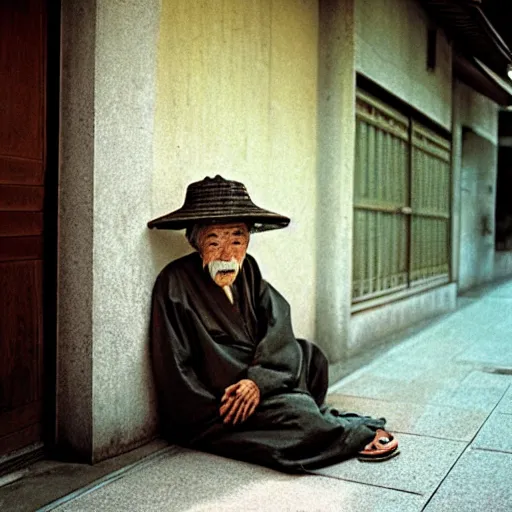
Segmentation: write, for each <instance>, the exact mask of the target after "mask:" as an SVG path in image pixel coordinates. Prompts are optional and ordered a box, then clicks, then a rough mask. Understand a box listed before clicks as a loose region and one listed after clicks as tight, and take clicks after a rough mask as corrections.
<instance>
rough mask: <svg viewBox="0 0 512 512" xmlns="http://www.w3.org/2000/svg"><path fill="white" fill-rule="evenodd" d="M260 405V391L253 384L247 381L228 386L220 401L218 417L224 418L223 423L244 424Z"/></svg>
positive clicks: (243, 380)
mask: <svg viewBox="0 0 512 512" xmlns="http://www.w3.org/2000/svg"><path fill="white" fill-rule="evenodd" d="M259 403H260V389H259V388H258V386H257V385H256V383H255V382H253V381H252V380H249V379H242V380H241V381H239V382H237V383H236V384H233V385H231V386H228V387H227V388H226V389H225V393H224V396H223V397H222V399H221V404H222V405H221V407H220V411H219V412H220V415H221V416H224V415H225V417H224V423H232V424H233V425H236V424H237V423H238V422H240V423H242V422H244V421H245V420H246V419H247V418H248V417H249V416H250V415H251V414H252V413H253V412H254V411H255V410H256V407H258V404H259Z"/></svg>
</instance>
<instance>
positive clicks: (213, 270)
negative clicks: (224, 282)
mask: <svg viewBox="0 0 512 512" xmlns="http://www.w3.org/2000/svg"><path fill="white" fill-rule="evenodd" d="M226 270H232V271H233V272H235V273H236V272H238V271H239V270H240V264H239V263H238V261H236V260H235V258H232V259H231V261H222V260H214V261H210V263H208V271H209V272H210V275H211V276H212V278H213V279H215V276H216V275H217V273H218V272H222V271H226Z"/></svg>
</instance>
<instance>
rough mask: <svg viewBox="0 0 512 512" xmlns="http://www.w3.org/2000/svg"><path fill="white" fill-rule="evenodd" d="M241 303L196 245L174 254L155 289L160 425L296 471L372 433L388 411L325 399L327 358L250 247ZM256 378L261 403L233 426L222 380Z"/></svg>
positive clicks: (170, 434)
mask: <svg viewBox="0 0 512 512" xmlns="http://www.w3.org/2000/svg"><path fill="white" fill-rule="evenodd" d="M232 289H233V296H234V304H231V302H230V301H229V299H228V298H227V296H226V294H225V293H224V291H223V290H222V288H221V287H219V286H218V285H217V284H215V282H214V281H213V280H212V278H211V277H210V274H209V273H208V270H207V269H206V270H205V269H203V267H202V260H201V257H200V255H199V253H193V254H189V255H188V256H185V257H183V258H180V259H178V260H176V261H173V262H172V263H170V264H169V265H168V266H167V267H166V268H165V269H164V270H162V272H161V273H160V275H159V276H158V278H157V280H156V283H155V287H154V290H153V305H152V318H151V352H152V362H153V369H154V374H155V382H156V386H157V392H158V399H159V409H160V417H161V424H162V433H163V434H164V435H165V437H167V438H168V439H169V440H171V441H173V442H177V443H179V444H182V445H186V446H189V447H192V448H196V449H199V450H204V451H209V452H212V453H216V454H218V455H223V456H226V457H231V458H234V459H240V460H244V461H248V462H253V463H257V464H262V465H265V466H270V467H273V468H276V469H280V470H282V471H288V472H295V471H304V470H307V469H313V468H318V467H322V466H326V465H329V464H333V463H335V462H338V461H341V460H343V459H346V458H348V457H351V456H353V455H355V454H356V453H357V452H358V451H359V450H361V449H362V448H363V447H364V446H365V445H366V444H367V443H368V442H370V441H371V440H372V439H373V437H374V435H375V431H376V429H377V428H383V426H384V423H385V420H384V419H372V418H369V417H364V416H358V415H356V414H342V413H340V412H338V411H337V410H335V409H331V408H328V407H326V406H325V405H324V404H323V402H324V398H325V395H326V392H327V360H326V358H325V356H324V355H323V353H322V352H321V351H320V349H319V348H318V347H317V346H315V345H313V344H312V343H309V342H307V341H305V340H297V339H295V336H294V334H293V331H292V326H291V320H290V307H289V305H288V303H287V302H286V300H285V299H284V298H283V297H282V296H281V295H280V294H279V293H278V292H277V291H276V290H275V289H274V288H273V287H272V286H271V285H270V284H268V283H267V282H266V281H264V280H263V279H262V278H261V274H260V271H259V268H258V266H257V264H256V261H255V260H254V258H252V257H251V256H249V255H247V256H246V258H245V260H244V263H243V267H242V269H241V271H240V273H239V275H238V276H237V278H236V280H235V282H234V284H233V287H232ZM241 379H251V380H253V381H254V382H255V383H256V384H257V385H258V387H259V389H260V393H261V401H260V404H259V405H258V407H257V408H256V411H255V412H254V413H253V414H252V415H251V416H250V417H249V418H248V419H247V420H246V421H245V422H244V423H241V424H239V425H236V426H231V425H224V423H223V422H222V418H221V417H220V415H219V407H220V399H221V397H222V395H223V394H224V390H225V389H226V388H227V387H228V386H229V385H231V384H234V383H236V382H238V381H239V380H241Z"/></svg>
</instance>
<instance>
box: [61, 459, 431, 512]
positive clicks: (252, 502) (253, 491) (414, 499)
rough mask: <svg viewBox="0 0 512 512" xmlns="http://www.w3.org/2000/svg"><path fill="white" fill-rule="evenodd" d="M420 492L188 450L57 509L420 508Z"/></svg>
mask: <svg viewBox="0 0 512 512" xmlns="http://www.w3.org/2000/svg"><path fill="white" fill-rule="evenodd" d="M425 501H426V500H425V498H423V497H421V496H417V495H413V494H408V493H404V492H400V491H394V490H389V489H381V488H377V487H371V486H368V485H363V484H358V483H353V482H345V481H341V480H337V479H332V478H325V477H321V476H314V475H305V476H292V475H285V474H282V473H278V472H275V471H272V470H269V469H265V468H262V467H259V466H253V465H251V464H245V463H242V462H237V461H233V460H229V459H224V458H221V457H216V456H213V455H209V454H204V453H198V452H193V451H187V452H184V453H182V454H180V455H177V456H174V457H170V458H166V459H163V460H159V461H156V462H154V463H153V464H151V465H150V466H147V467H145V468H144V469H142V470H140V471H137V472H133V473H131V474H128V475H127V476H125V477H124V478H122V479H120V480H117V481H115V482H113V483H111V484H109V485H107V486H104V487H102V488H99V489H97V490H96V491H94V492H92V493H90V494H87V495H85V496H82V497H80V498H79V499H77V500H75V501H72V502H69V503H67V504H66V505H64V506H62V507H60V508H59V509H58V510H59V511H61V510H62V511H64V510H65V511H80V512H88V511H91V512H92V511H94V512H95V511H98V510H101V511H102V512H109V511H118V510H130V511H145V512H146V511H148V512H149V511H162V510H165V511H170V512H172V511H187V512H206V511H212V512H217V511H223V512H224V511H226V512H239V511H242V510H243V511H244V512H259V511H264V512H266V511H268V512H274V511H275V512H277V511H285V512H286V511H289V512H292V511H294V512H297V511H308V512H309V511H313V512H316V511H318V512H320V511H322V512H323V511H325V512H339V511H340V510H344V511H347V512H350V511H360V510H367V511H375V512H382V511H384V512H387V511H389V512H396V511H397V510H400V511H404V512H409V511H410V512H414V511H420V510H421V508H422V506H423V505H424V503H425Z"/></svg>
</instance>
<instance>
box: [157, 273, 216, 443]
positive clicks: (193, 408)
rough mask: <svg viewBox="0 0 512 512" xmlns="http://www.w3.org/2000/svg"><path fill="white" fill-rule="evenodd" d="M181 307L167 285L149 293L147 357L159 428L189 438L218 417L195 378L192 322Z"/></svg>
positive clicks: (213, 400) (208, 395)
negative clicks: (150, 307) (150, 308)
mask: <svg viewBox="0 0 512 512" xmlns="http://www.w3.org/2000/svg"><path fill="white" fill-rule="evenodd" d="M191 316H193V312H192V311H190V310H188V309H187V308H186V307H185V306H184V304H182V303H179V302H174V301H171V300H170V299H169V294H168V283H167V282H166V281H165V279H161V280H160V281H158V280H157V283H156V284H155V288H154V290H153V304H152V316H151V356H152V364H153V372H154V376H155V382H156V386H157V393H158V400H159V409H160V417H161V420H162V423H163V425H162V427H163V428H164V431H165V434H166V435H167V436H170V437H173V438H175V439H177V440H180V439H184V438H186V439H190V438H193V437H194V436H195V435H197V434H199V433H200V432H201V431H203V430H204V429H205V428H207V427H208V425H211V424H213V423H215V422H216V421H217V420H218V418H219V413H218V403H217V402H218V400H217V399H216V397H215V396H214V395H213V393H212V392H211V391H209V390H208V389H207V388H206V387H205V386H204V384H203V383H202V382H201V381H200V379H199V378H198V376H197V374H196V371H195V369H194V367H195V365H194V361H193V351H192V346H191V342H192V341H193V339H194V331H195V325H196V322H194V320H193V319H191Z"/></svg>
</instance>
